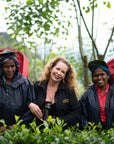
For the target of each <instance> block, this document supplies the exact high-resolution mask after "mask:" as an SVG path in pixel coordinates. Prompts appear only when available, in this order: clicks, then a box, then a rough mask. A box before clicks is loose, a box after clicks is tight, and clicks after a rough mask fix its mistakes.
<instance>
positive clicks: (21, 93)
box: [0, 72, 35, 125]
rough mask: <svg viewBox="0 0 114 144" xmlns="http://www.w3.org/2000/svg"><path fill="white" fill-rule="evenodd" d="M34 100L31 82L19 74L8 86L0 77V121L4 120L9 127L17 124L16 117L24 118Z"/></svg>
mask: <svg viewBox="0 0 114 144" xmlns="http://www.w3.org/2000/svg"><path fill="white" fill-rule="evenodd" d="M34 99H35V95H34V88H33V86H32V84H31V82H30V81H29V80H28V79H27V78H25V77H23V76H22V75H21V74H20V73H19V72H18V74H17V75H15V76H14V78H13V81H12V83H11V85H6V84H5V83H4V81H3V79H2V77H0V119H4V120H5V122H6V124H7V125H12V124H14V123H15V118H14V116H15V115H17V116H20V119H21V118H22V117H24V115H25V114H26V112H27V111H28V110H29V109H28V104H29V103H30V102H33V101H34ZM25 118H26V120H27V119H28V118H27V117H25ZM0 125H2V124H1V123H0Z"/></svg>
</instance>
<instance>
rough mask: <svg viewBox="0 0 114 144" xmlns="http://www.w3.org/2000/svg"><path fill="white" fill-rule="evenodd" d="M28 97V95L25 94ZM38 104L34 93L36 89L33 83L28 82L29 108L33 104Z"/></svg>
mask: <svg viewBox="0 0 114 144" xmlns="http://www.w3.org/2000/svg"><path fill="white" fill-rule="evenodd" d="M25 95H26V94H25ZM31 102H33V103H36V97H35V93H34V87H33V85H32V83H31V82H30V81H29V80H28V88H27V106H28V105H29V104H30V103H31Z"/></svg>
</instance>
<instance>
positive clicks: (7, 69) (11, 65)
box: [0, 59, 16, 132]
mask: <svg viewBox="0 0 114 144" xmlns="http://www.w3.org/2000/svg"><path fill="white" fill-rule="evenodd" d="M15 71H16V65H15V62H14V61H13V60H12V59H8V60H7V61H5V62H4V63H3V74H4V76H5V79H6V81H7V83H8V84H11V82H12V79H13V76H14V74H15ZM12 128H13V125H10V126H7V128H5V127H1V128H0V129H1V131H2V132H4V131H5V130H6V129H12Z"/></svg>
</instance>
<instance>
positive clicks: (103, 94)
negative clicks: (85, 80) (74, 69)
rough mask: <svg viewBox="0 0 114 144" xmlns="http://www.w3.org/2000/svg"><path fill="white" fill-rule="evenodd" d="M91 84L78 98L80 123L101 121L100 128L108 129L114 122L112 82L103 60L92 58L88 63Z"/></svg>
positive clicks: (86, 124)
mask: <svg viewBox="0 0 114 144" xmlns="http://www.w3.org/2000/svg"><path fill="white" fill-rule="evenodd" d="M88 67H89V70H90V71H91V75H92V81H93V84H92V85H90V86H88V88H87V90H86V91H85V92H84V94H83V95H82V97H81V99H80V105H81V124H82V127H85V126H88V122H92V123H94V124H96V125H98V124H99V123H101V125H102V129H110V128H112V127H113V123H114V83H113V82H112V80H111V73H110V70H109V67H108V65H107V64H106V62H105V61H102V60H94V61H90V62H89V64H88Z"/></svg>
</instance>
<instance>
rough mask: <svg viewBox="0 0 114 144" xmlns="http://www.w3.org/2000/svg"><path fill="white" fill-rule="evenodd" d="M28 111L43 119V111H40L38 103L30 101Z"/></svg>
mask: <svg viewBox="0 0 114 144" xmlns="http://www.w3.org/2000/svg"><path fill="white" fill-rule="evenodd" d="M28 107H29V108H30V111H31V112H32V113H33V114H34V115H36V116H37V117H38V118H39V119H40V120H41V121H43V119H42V117H43V113H42V111H41V109H40V108H39V106H38V105H36V104H34V103H30V104H29V106H28Z"/></svg>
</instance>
